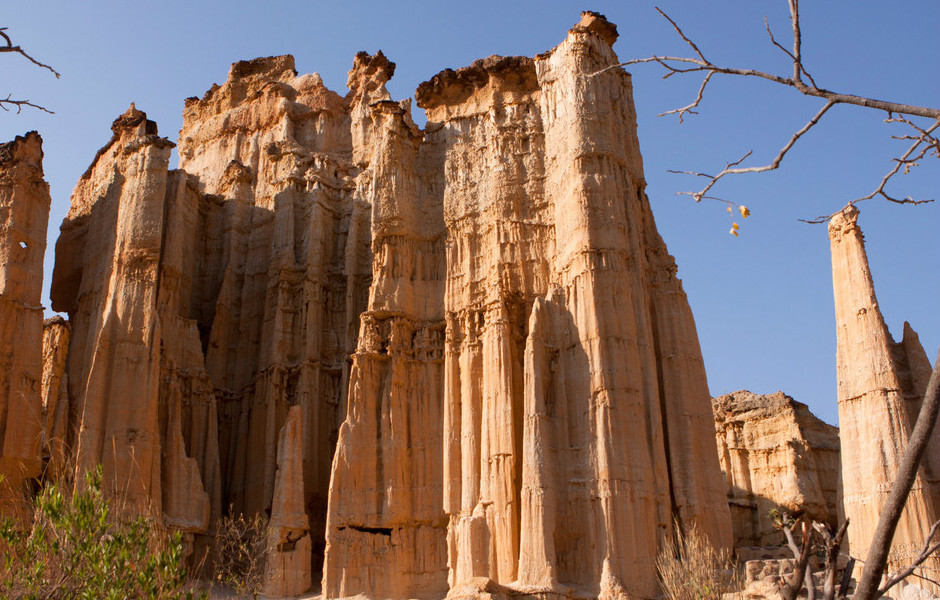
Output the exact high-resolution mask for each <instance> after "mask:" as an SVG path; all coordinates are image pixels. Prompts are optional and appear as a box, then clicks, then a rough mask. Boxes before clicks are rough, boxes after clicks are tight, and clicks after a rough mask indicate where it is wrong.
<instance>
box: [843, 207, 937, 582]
mask: <svg viewBox="0 0 940 600" xmlns="http://www.w3.org/2000/svg"><path fill="white" fill-rule="evenodd" d="M829 241H830V248H831V252H832V286H833V291H834V294H835V308H836V333H837V342H838V345H837V350H836V368H837V371H838V385H839V425H840V435H841V438H842V482H843V488H844V493H843V504H844V507H845V516H846V518H848V519H850V520H851V525H850V527H849V542H850V548H851V552H852V555H853V556H865V555H866V554H867V552H868V548H869V546H870V545H871V540H872V537H873V535H874V532H875V528H876V526H877V523H878V518H879V517H880V516H881V513H882V511H883V509H884V506H885V501H886V500H887V498H888V494H889V492H890V490H891V484H892V483H893V482H894V479H895V475H896V473H897V469H898V465H899V464H900V463H901V457H902V455H903V453H904V449H905V448H906V447H907V443H908V440H909V438H910V435H911V432H912V430H913V428H914V422H915V421H916V419H917V415H918V413H919V412H920V406H921V402H922V401H923V398H924V394H925V392H926V390H927V382H928V380H929V379H930V373H931V367H930V361H929V360H928V359H927V354H926V353H925V352H924V349H923V347H922V346H921V344H920V340H919V339H918V337H917V334H916V333H915V332H914V330H913V329H912V328H911V326H910V325H909V324H907V323H905V324H904V335H903V338H902V340H901V341H900V342H895V341H894V338H892V337H891V333H890V332H889V331H888V327H887V325H886V324H885V321H884V317H883V316H882V314H881V309H880V308H879V307H878V299H877V298H876V297H875V289H874V284H873V282H872V277H871V270H870V269H869V266H868V257H867V256H866V254H865V241H864V237H863V236H862V232H861V229H859V226H858V209H856V208H855V207H854V206H848V207H846V208H845V209H843V210H842V212H840V213H839V214H837V215H836V216H834V217H833V218H832V219H831V220H830V221H829ZM938 518H940V429H938V428H936V427H934V431H933V437H932V439H931V441H930V446H929V447H928V448H927V451H926V453H925V454H924V458H923V460H922V462H921V467H920V470H919V472H918V474H917V479H916V480H915V482H914V485H913V487H912V488H911V492H910V496H909V497H908V500H907V503H906V504H905V508H904V512H903V513H902V514H901V519H900V521H899V522H898V526H897V531H896V532H895V534H894V541H893V543H892V546H891V554H890V555H889V560H888V570H889V571H895V570H897V569H898V568H899V567H903V566H906V565H908V564H910V563H911V562H912V559H913V557H915V556H916V555H917V554H918V553H919V551H920V548H921V547H922V546H923V541H924V537H925V536H926V534H927V532H928V531H929V530H930V526H931V524H932V523H934V522H935V521H936V520H937V519H938ZM938 566H940V565H938V564H936V563H935V564H934V568H936V567H938Z"/></svg>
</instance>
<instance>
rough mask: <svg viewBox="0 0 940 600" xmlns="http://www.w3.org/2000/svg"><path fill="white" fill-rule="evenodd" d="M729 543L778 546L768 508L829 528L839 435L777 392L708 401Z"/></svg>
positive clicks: (835, 504) (835, 507) (835, 502)
mask: <svg viewBox="0 0 940 600" xmlns="http://www.w3.org/2000/svg"><path fill="white" fill-rule="evenodd" d="M712 408H713V410H714V413H715V433H716V436H717V440H718V459H719V461H720V462H721V470H722V471H723V472H724V476H725V481H726V482H727V489H728V504H729V506H730V508H731V522H732V526H733V530H734V545H735V546H736V547H741V546H777V545H782V544H784V543H786V540H785V539H784V537H783V533H782V532H781V531H779V530H777V529H775V528H774V526H773V521H772V519H771V518H770V516H769V514H768V513H769V512H770V511H771V510H772V509H777V510H779V511H780V512H787V513H790V514H803V515H806V517H807V518H810V519H812V520H815V521H819V522H821V523H828V524H831V525H835V526H837V525H838V524H839V522H840V519H839V498H838V487H839V430H838V428H836V427H833V426H832V425H828V424H826V423H824V422H823V421H821V420H819V419H818V418H816V417H815V416H814V415H813V414H812V413H810V412H809V409H808V408H807V407H806V405H805V404H803V403H801V402H797V401H796V400H794V399H793V398H791V397H790V396H787V395H786V394H784V393H783V392H777V393H775V394H768V395H758V394H752V393H751V392H748V391H740V392H734V393H732V394H726V395H724V396H719V397H717V398H713V399H712Z"/></svg>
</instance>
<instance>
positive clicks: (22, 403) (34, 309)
mask: <svg viewBox="0 0 940 600" xmlns="http://www.w3.org/2000/svg"><path fill="white" fill-rule="evenodd" d="M42 157H43V154H42V138H41V137H39V134H38V133H36V132H35V131H31V132H29V133H27V134H26V135H25V136H24V137H20V136H17V137H16V139H15V140H13V141H12V142H7V143H5V144H0V475H2V477H3V482H2V483H0V513H8V512H10V511H13V510H15V509H16V507H17V505H18V499H19V498H21V494H22V492H23V491H24V488H23V485H24V483H25V481H26V480H27V479H29V478H32V477H38V476H39V474H40V471H41V469H42V460H41V453H40V452H41V441H42V431H43V429H42V404H41V402H42V399H41V391H42V390H41V384H42V336H43V330H42V321H43V317H42V315H43V309H42V305H41V304H40V295H41V292H42V260H43V254H44V252H45V250H46V227H47V225H48V222H49V204H50V202H51V200H50V198H49V184H47V183H46V182H45V180H43V172H42Z"/></svg>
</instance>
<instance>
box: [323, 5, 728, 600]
mask: <svg viewBox="0 0 940 600" xmlns="http://www.w3.org/2000/svg"><path fill="white" fill-rule="evenodd" d="M615 29H616V28H615V27H614V26H613V25H612V24H610V23H608V22H607V21H606V20H604V19H603V17H601V16H600V15H596V14H593V13H586V14H585V15H584V17H583V19H582V22H581V23H580V24H579V25H578V26H576V27H575V28H574V29H572V30H571V32H570V33H569V36H568V38H567V39H566V40H565V41H564V42H563V43H562V44H561V45H560V46H558V47H557V48H555V49H554V50H552V51H551V52H548V53H546V54H544V55H540V56H539V57H537V58H536V59H531V58H526V57H509V58H506V57H490V58H487V59H483V60H480V61H477V62H475V63H474V64H473V65H471V66H470V67H467V68H465V69H459V70H457V71H450V70H448V71H444V72H442V73H441V74H439V75H437V76H435V77H434V78H433V79H431V80H430V81H429V82H427V83H425V84H422V85H421V86H420V87H419V88H418V91H417V93H416V100H417V102H418V105H419V106H421V107H423V108H425V109H426V111H427V116H428V126H427V128H426V129H425V130H424V131H419V130H417V129H416V128H415V127H414V126H413V125H412V124H411V122H410V120H409V118H408V114H407V110H406V109H405V108H403V107H402V106H400V105H399V104H396V103H392V102H388V101H386V102H379V103H376V104H375V105H374V106H373V113H372V114H373V116H372V121H373V124H374V127H375V131H374V135H375V138H374V139H375V141H374V143H373V152H372V155H371V160H370V163H369V168H368V171H369V172H371V177H372V181H371V184H370V185H367V186H365V188H366V189H368V190H370V191H371V195H370V196H369V197H370V198H371V202H372V216H373V217H372V244H373V251H374V253H375V259H374V261H373V284H372V288H371V291H370V296H369V307H368V310H367V311H366V313H365V314H364V315H363V316H362V326H361V328H360V337H359V345H358V348H357V350H356V353H355V355H354V357H353V368H352V375H351V377H350V390H349V401H348V402H349V404H348V410H347V415H346V421H345V422H344V424H343V427H342V429H341V431H340V438H339V442H338V444H337V450H336V456H335V458H334V464H333V479H332V483H331V495H330V507H329V517H328V524H327V544H328V546H327V559H326V567H325V573H324V584H323V592H324V594H325V595H326V596H327V597H343V596H353V595H357V594H365V595H366V596H370V597H375V598H406V597H412V598H436V597H441V596H442V595H444V594H445V593H447V592H448V590H450V593H451V595H452V596H454V597H459V596H461V595H462V594H465V593H468V594H471V595H479V594H483V593H484V592H483V591H482V590H489V589H490V588H491V587H492V588H493V590H497V591H494V592H492V593H495V594H503V593H510V591H511V593H520V592H538V593H552V594H560V595H565V596H582V595H586V596H590V597H604V598H624V597H628V596H629V597H653V596H656V595H657V594H658V593H659V592H658V584H657V581H656V576H655V569H654V567H653V560H654V558H655V556H656V553H657V550H658V548H659V545H660V543H661V540H662V539H664V537H665V536H668V535H671V531H672V527H673V523H674V522H678V523H680V524H681V526H683V527H685V526H689V525H690V524H691V523H692V522H697V523H699V524H700V526H701V527H702V528H703V529H704V531H706V532H707V534H708V535H709V536H710V538H711V539H712V541H713V542H714V543H716V544H717V545H718V546H723V547H727V546H729V545H730V542H731V536H730V526H729V513H728V507H727V503H726V501H725V490H724V484H723V480H722V478H721V474H720V470H719V466H718V461H717V460H716V456H715V446H714V433H713V424H712V423H713V417H712V413H711V406H710V401H709V396H708V390H707V385H706V380H705V372H704V367H703V364H702V359H701V354H700V351H699V346H698V340H697V336H696V333H695V326H694V322H693V320H692V315H691V312H690V310H689V307H688V303H687V301H686V299H685V296H684V293H683V291H682V288H681V284H680V282H679V281H678V279H676V277H675V271H676V267H675V263H674V261H673V259H672V257H670V256H669V254H668V252H667V251H666V248H665V245H664V244H663V242H662V240H661V239H660V237H659V235H658V233H657V232H656V229H655V225H654V223H653V218H652V214H651V212H650V209H649V203H648V200H647V198H646V196H645V194H644V180H643V167H642V161H641V158H640V153H639V145H638V142H637V139H636V124H635V114H634V109H633V104H632V99H631V86H630V77H629V75H628V74H627V73H625V72H624V71H623V70H622V69H620V68H618V67H614V68H608V67H610V66H612V65H616V64H617V62H618V61H617V57H616V56H615V55H614V53H613V51H612V50H611V43H612V42H613V40H614V39H615V36H616V34H615ZM674 520H675V521H674ZM461 590H463V591H461ZM467 590H471V591H469V592H468V591H467ZM499 590H503V591H502V592H500V591H499ZM506 590H510V591H506ZM486 593H490V592H486Z"/></svg>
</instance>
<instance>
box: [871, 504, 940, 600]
mask: <svg viewBox="0 0 940 600" xmlns="http://www.w3.org/2000/svg"><path fill="white" fill-rule="evenodd" d="M938 532H940V520H938V521H937V522H936V523H934V524H933V526H932V527H931V528H930V533H928V534H927V539H925V540H924V547H923V548H921V551H920V554H918V555H917V558H915V559H914V562H912V563H911V564H910V566H908V567H907V568H906V569H904V570H903V571H901V572H899V573H896V574H895V575H893V576H891V577H889V578H888V581H886V582H885V584H884V587H882V588H881V589H880V590H878V596H879V597H881V596H884V595H885V594H886V593H887V592H888V590H890V589H891V588H893V587H894V586H896V585H897V584H899V583H900V582H901V581H903V580H904V579H905V578H907V577H908V576H909V575H911V573H913V572H914V570H915V569H917V567H919V566H920V565H921V563H923V562H924V561H925V560H927V559H928V558H929V557H930V555H931V554H933V553H934V552H936V551H937V550H940V538H938V539H937V541H936V542H933V543H931V540H933V538H934V536H935V535H937V533H938Z"/></svg>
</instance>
